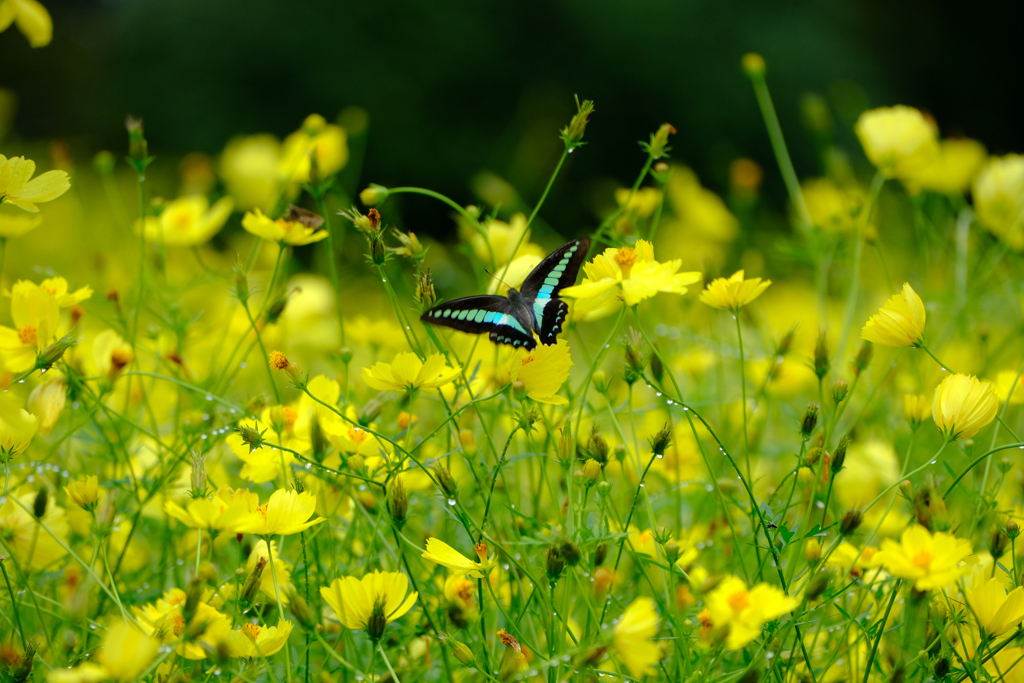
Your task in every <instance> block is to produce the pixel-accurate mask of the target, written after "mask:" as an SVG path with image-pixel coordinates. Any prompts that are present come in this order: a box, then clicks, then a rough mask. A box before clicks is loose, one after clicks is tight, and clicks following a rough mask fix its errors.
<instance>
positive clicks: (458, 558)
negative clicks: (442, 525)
mask: <svg viewBox="0 0 1024 683" xmlns="http://www.w3.org/2000/svg"><path fill="white" fill-rule="evenodd" d="M476 554H477V557H478V558H480V561H479V562H474V561H473V560H471V559H469V558H468V557H466V556H465V555H463V554H462V553H460V552H459V551H458V550H456V549H455V548H453V547H451V546H450V545H448V544H447V543H445V542H444V541H442V540H441V539H438V538H428V539H427V548H426V550H425V551H424V552H423V554H422V555H421V557H422V558H423V559H425V560H430V561H431V562H435V563H437V564H439V565H441V566H442V567H448V569H451V570H453V571H456V572H459V573H460V574H466V575H468V576H472V577H473V578H474V579H482V578H484V576H486V575H487V574H489V573H490V572H491V570H492V569H494V568H495V567H496V566H498V560H497V558H495V557H494V556H493V555H492V556H491V557H490V558H488V557H487V546H486V545H485V544H483V543H478V544H477V545H476Z"/></svg>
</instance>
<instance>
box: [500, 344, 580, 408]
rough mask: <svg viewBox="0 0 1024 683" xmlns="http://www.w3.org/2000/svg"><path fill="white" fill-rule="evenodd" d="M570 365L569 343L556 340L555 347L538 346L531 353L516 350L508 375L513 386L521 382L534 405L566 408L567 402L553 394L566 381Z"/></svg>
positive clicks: (524, 350)
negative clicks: (541, 404) (542, 404)
mask: <svg viewBox="0 0 1024 683" xmlns="http://www.w3.org/2000/svg"><path fill="white" fill-rule="evenodd" d="M572 365H573V363H572V358H571V357H570V355H569V343H568V342H567V341H565V340H564V339H559V340H558V343H557V344H553V345H551V346H544V345H542V344H538V345H537V346H536V347H535V348H534V349H533V351H530V352H527V351H526V349H516V351H515V352H513V354H512V358H511V359H510V360H509V363H508V374H509V377H510V378H511V380H512V381H513V382H522V383H523V389H524V390H525V391H526V395H527V396H529V397H530V398H531V399H533V400H534V401H537V402H538V403H550V404H552V405H557V406H564V405H569V399H567V398H565V397H564V396H558V395H557V392H558V390H559V389H560V388H561V387H562V384H564V383H565V380H566V379H568V378H569V368H571V367H572Z"/></svg>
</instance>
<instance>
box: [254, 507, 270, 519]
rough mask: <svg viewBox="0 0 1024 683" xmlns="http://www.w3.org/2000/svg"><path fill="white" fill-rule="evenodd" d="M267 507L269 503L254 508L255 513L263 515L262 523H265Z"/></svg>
mask: <svg viewBox="0 0 1024 683" xmlns="http://www.w3.org/2000/svg"><path fill="white" fill-rule="evenodd" d="M268 505H270V503H264V504H263V505H257V506H256V512H258V513H260V514H261V515H263V521H264V522H265V521H267V506H268Z"/></svg>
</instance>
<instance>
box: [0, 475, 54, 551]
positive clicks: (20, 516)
mask: <svg viewBox="0 0 1024 683" xmlns="http://www.w3.org/2000/svg"><path fill="white" fill-rule="evenodd" d="M35 497H36V494H35V492H34V491H33V492H32V493H27V494H25V495H21V496H18V500H19V501H21V505H17V504H15V502H14V501H13V500H8V501H7V502H6V503H4V504H3V505H0V538H2V539H3V541H4V546H6V548H5V554H6V552H10V553H12V554H13V555H14V557H15V559H17V560H18V562H19V563H20V564H21V566H22V567H31V568H32V569H38V570H44V569H46V570H50V569H54V567H53V565H54V564H56V563H57V562H58V561H59V560H63V559H64V557H65V556H66V555H67V550H65V549H64V546H62V545H61V544H60V543H58V542H57V540H56V539H54V538H53V536H51V535H50V534H48V533H46V532H45V531H42V530H41V529H40V528H39V520H37V519H36V518H35V515H34V514H32V513H31V512H28V511H26V509H25V508H28V510H32V503H33V501H34V500H35ZM22 505H23V506H25V507H22ZM42 523H43V524H45V525H46V527H47V529H49V530H50V531H51V532H52V533H53V534H55V535H56V536H57V538H59V539H60V540H61V541H62V542H63V543H64V544H65V545H67V542H68V531H69V527H68V518H67V515H66V514H65V512H64V508H62V507H60V506H58V505H54V504H53V503H50V504H49V505H47V506H46V512H45V513H43V519H42Z"/></svg>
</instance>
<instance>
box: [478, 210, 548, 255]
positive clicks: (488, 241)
mask: <svg viewBox="0 0 1024 683" xmlns="http://www.w3.org/2000/svg"><path fill="white" fill-rule="evenodd" d="M468 241H469V243H470V246H472V247H473V253H474V254H475V255H476V257H477V258H478V259H480V261H481V262H483V263H485V264H490V265H492V266H494V267H498V266H503V265H505V264H506V263H508V262H509V261H511V260H513V259H515V258H518V257H522V256H543V253H541V249H540V247H539V246H537V245H536V244H532V243H530V229H529V228H528V227H526V216H524V215H523V214H521V213H517V214H516V215H514V216H512V218H511V219H510V220H509V222H508V223H505V222H504V221H498V220H492V221H488V222H487V223H486V224H485V225H484V227H483V233H482V234H481V233H479V232H476V231H473V232H472V233H471V234H470V235H469V236H468ZM516 245H518V249H517V248H516Z"/></svg>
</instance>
